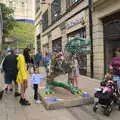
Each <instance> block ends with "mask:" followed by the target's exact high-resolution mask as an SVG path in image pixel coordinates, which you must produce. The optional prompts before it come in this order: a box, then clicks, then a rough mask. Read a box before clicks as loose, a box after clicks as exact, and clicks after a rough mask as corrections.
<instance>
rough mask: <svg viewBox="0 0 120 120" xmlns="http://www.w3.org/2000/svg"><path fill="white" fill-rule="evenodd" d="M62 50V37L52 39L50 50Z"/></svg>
mask: <svg viewBox="0 0 120 120" xmlns="http://www.w3.org/2000/svg"><path fill="white" fill-rule="evenodd" d="M61 50H62V39H61V38H58V39H56V40H53V41H52V52H54V51H58V52H59V51H61Z"/></svg>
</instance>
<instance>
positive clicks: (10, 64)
mask: <svg viewBox="0 0 120 120" xmlns="http://www.w3.org/2000/svg"><path fill="white" fill-rule="evenodd" d="M2 67H3V71H4V79H5V88H4V90H5V91H7V90H8V88H9V90H10V91H13V89H12V87H11V86H12V81H14V83H15V97H17V96H20V94H19V93H18V84H17V83H16V77H17V72H18V71H17V56H16V55H15V54H14V52H13V51H9V52H8V55H7V56H6V57H5V59H4V61H3V65H2Z"/></svg>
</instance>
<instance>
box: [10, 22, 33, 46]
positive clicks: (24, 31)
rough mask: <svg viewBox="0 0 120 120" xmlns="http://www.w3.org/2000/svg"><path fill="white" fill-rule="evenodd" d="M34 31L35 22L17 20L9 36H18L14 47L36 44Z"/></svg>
mask: <svg viewBox="0 0 120 120" xmlns="http://www.w3.org/2000/svg"><path fill="white" fill-rule="evenodd" d="M34 33H35V27H34V24H31V23H24V22H16V25H15V27H14V28H13V30H11V31H10V33H9V37H14V38H16V40H17V41H16V42H15V43H13V46H14V47H16V46H18V47H19V48H24V47H26V46H27V45H29V44H32V45H33V44H34Z"/></svg>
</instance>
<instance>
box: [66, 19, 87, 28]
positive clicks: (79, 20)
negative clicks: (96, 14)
mask: <svg viewBox="0 0 120 120" xmlns="http://www.w3.org/2000/svg"><path fill="white" fill-rule="evenodd" d="M78 24H81V25H84V24H85V20H84V17H81V18H79V19H75V20H73V21H70V22H67V23H66V28H67V29H70V28H72V27H74V26H76V25H78Z"/></svg>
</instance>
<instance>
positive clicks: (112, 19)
mask: <svg viewBox="0 0 120 120" xmlns="http://www.w3.org/2000/svg"><path fill="white" fill-rule="evenodd" d="M103 24H104V45H105V46H104V47H105V58H104V59H105V68H107V67H108V65H109V64H110V62H111V59H112V57H114V56H115V49H116V48H120V12H117V13H115V14H112V15H110V16H107V17H105V18H104V19H103Z"/></svg>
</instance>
